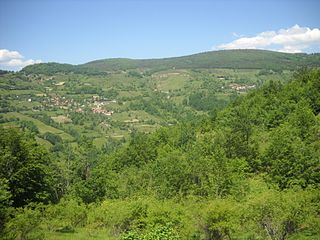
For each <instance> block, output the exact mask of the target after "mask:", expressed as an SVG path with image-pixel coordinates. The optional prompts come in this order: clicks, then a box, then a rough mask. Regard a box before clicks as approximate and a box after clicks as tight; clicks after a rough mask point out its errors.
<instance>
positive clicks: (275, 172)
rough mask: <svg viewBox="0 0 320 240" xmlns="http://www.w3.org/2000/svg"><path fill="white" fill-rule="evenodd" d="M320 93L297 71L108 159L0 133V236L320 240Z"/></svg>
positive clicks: (317, 79) (308, 75) (316, 78)
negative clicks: (288, 77) (0, 198)
mask: <svg viewBox="0 0 320 240" xmlns="http://www.w3.org/2000/svg"><path fill="white" fill-rule="evenodd" d="M319 83H320V71H319V69H312V70H305V69H304V70H301V71H300V72H296V73H295V74H294V75H293V76H291V77H290V80H289V81H279V80H276V79H273V80H270V81H268V82H266V83H265V84H264V85H263V86H261V87H260V88H259V89H256V90H253V91H250V92H248V93H247V94H241V96H239V97H237V98H236V99H234V101H232V103H231V104H229V105H228V106H227V107H225V108H223V109H220V110H217V111H214V112H213V113H212V114H211V116H210V117H209V116H203V117H202V118H197V117H193V118H192V119H189V120H188V121H184V122H179V123H178V124H176V125H175V126H168V127H162V128H158V129H157V130H156V131H154V132H153V133H149V134H146V133H141V132H137V131H132V132H131V138H130V139H129V140H128V141H126V142H124V143H123V144H122V145H116V146H115V145H111V143H109V144H108V148H107V149H98V148H97V147H96V146H95V144H93V142H92V141H90V139H88V138H81V139H80V140H79V144H78V145H77V146H76V147H73V148H72V147H70V145H68V144H67V142H66V141H64V140H62V139H60V140H59V141H63V144H61V146H60V147H59V148H57V149H55V150H54V151H51V152H48V151H46V150H45V149H44V148H43V147H41V146H39V145H38V144H36V141H35V139H34V136H35V134H34V133H32V132H30V131H22V130H19V129H15V128H9V127H5V128H0V136H1V138H0V149H1V150H2V151H0V154H1V155H0V166H1V168H0V180H1V185H0V186H1V188H0V190H1V193H2V196H3V197H2V202H1V205H0V220H1V221H2V222H4V223H6V224H5V225H4V230H3V232H1V231H0V236H1V237H2V235H1V234H3V236H4V237H5V238H4V239H18V238H19V237H20V236H21V238H23V239H111V240H154V239H159V236H161V239H164V240H184V239H188V240H189V239H193V240H223V239H239V240H240V239H272V240H280V239H281V240H286V239H289V240H295V239H311V240H315V239H319V236H320V231H319V229H320V227H319V226H320V222H319V203H320V201H319V199H320V195H319V182H320V174H319V156H320V144H319V143H320V134H319V133H320V118H319V117H320V115H319V113H320V84H319ZM39 131H40V129H39ZM47 137H52V136H47ZM12 206H13V207H16V209H13V208H12ZM10 207H11V208H10ZM20 207H21V208H20ZM0 230H1V229H0Z"/></svg>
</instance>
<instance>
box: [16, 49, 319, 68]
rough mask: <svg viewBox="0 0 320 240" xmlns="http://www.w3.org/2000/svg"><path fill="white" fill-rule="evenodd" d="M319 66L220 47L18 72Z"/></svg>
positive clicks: (311, 60) (310, 59)
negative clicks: (155, 57)
mask: <svg viewBox="0 0 320 240" xmlns="http://www.w3.org/2000/svg"><path fill="white" fill-rule="evenodd" d="M304 66H308V67H319V66H320V54H319V53H316V54H305V53H298V54H291V53H281V52H274V51H267V50H255V49H243V50H221V51H210V52H204V53H198V54H193V55H189V56H182V57H172V58H162V59H129V58H110V59H102V60H96V61H92V62H88V63H85V64H80V65H71V64H59V63H40V64H35V65H30V66H27V67H25V68H24V69H23V70H22V72H25V73H27V74H30V73H51V74H54V73H57V72H76V73H88V74H100V73H103V72H108V71H116V70H128V69H143V70H153V71H157V70H165V69H172V68H176V69H190V68H235V69H273V70H280V69H295V68H297V67H304Z"/></svg>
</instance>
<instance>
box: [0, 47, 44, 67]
mask: <svg viewBox="0 0 320 240" xmlns="http://www.w3.org/2000/svg"><path fill="white" fill-rule="evenodd" d="M41 62H42V61H41V60H33V59H24V57H23V56H22V55H21V54H20V53H19V52H17V51H10V50H7V49H0V69H6V70H20V69H22V68H23V67H25V66H28V65H31V64H35V63H41Z"/></svg>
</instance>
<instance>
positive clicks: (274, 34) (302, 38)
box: [215, 25, 320, 53]
mask: <svg viewBox="0 0 320 240" xmlns="http://www.w3.org/2000/svg"><path fill="white" fill-rule="evenodd" d="M319 46H320V29H319V28H314V29H310V28H308V27H300V26H299V25H294V26H293V27H291V28H288V29H280V30H278V31H267V32H262V33H259V34H258V35H256V36H254V37H241V38H239V39H237V40H234V41H232V42H230V43H226V44H221V45H219V46H216V47H215V49H268V50H276V51H280V52H288V53H299V52H303V51H305V50H307V49H308V48H312V47H319Z"/></svg>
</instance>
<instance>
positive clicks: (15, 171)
mask: <svg viewBox="0 0 320 240" xmlns="http://www.w3.org/2000/svg"><path fill="white" fill-rule="evenodd" d="M0 150H1V151H0V178H2V179H6V180H7V182H8V186H9V190H10V193H11V194H12V197H11V199H12V200H13V203H12V205H13V206H14V207H21V206H24V205H25V204H28V203H30V202H47V201H49V200H50V199H51V197H52V195H51V192H52V185H51V184H52V182H51V178H50V171H51V169H50V167H49V156H48V153H47V152H46V150H45V149H44V148H42V147H40V146H38V145H37V143H36V142H35V140H34V138H32V136H30V135H27V134H25V133H23V132H20V131H18V130H16V129H2V128H0Z"/></svg>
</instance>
